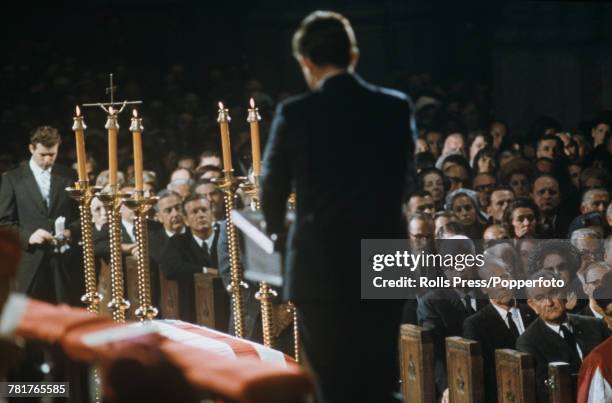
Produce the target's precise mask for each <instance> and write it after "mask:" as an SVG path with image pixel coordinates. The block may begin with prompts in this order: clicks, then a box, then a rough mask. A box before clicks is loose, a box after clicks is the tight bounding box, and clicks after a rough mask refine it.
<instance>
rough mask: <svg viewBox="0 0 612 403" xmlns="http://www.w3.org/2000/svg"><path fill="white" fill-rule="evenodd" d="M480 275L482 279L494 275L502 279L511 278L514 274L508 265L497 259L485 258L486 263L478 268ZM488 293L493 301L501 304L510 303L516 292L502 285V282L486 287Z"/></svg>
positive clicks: (487, 278)
mask: <svg viewBox="0 0 612 403" xmlns="http://www.w3.org/2000/svg"><path fill="white" fill-rule="evenodd" d="M478 275H479V276H480V278H481V279H482V280H487V281H488V280H489V279H490V278H492V277H499V278H500V279H502V280H511V279H512V275H511V274H510V273H509V271H508V270H507V268H506V267H504V266H503V264H502V263H501V262H499V261H496V260H495V259H490V258H489V259H485V264H484V266H483V267H481V268H480V269H479V270H478ZM485 292H486V294H487V295H488V296H489V298H491V299H492V300H493V302H495V303H497V304H501V305H508V304H509V303H511V302H512V300H513V299H514V293H513V291H512V290H511V289H510V288H507V287H502V285H501V284H499V285H497V286H496V287H490V288H487V289H486V291H485Z"/></svg>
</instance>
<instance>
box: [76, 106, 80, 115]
mask: <svg viewBox="0 0 612 403" xmlns="http://www.w3.org/2000/svg"><path fill="white" fill-rule="evenodd" d="M76 115H77V116H81V108H79V106H78V105H77V106H76Z"/></svg>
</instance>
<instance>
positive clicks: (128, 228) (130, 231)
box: [121, 219, 136, 241]
mask: <svg viewBox="0 0 612 403" xmlns="http://www.w3.org/2000/svg"><path fill="white" fill-rule="evenodd" d="M121 224H123V226H124V227H125V230H126V231H127V233H128V235H129V236H130V239H131V240H132V241H136V240H135V239H134V236H135V235H134V223H131V222H127V221H125V220H123V219H122V220H121Z"/></svg>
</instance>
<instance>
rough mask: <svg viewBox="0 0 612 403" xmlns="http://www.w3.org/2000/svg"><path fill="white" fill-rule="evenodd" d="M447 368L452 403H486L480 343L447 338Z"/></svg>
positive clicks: (458, 338)
mask: <svg viewBox="0 0 612 403" xmlns="http://www.w3.org/2000/svg"><path fill="white" fill-rule="evenodd" d="M446 368H447V373H448V392H449V401H450V402H451V403H484V377H483V373H482V371H483V368H482V355H481V350H480V344H478V342H475V341H473V340H468V339H464V338H462V337H447V338H446Z"/></svg>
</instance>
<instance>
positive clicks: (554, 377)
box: [546, 362, 576, 403]
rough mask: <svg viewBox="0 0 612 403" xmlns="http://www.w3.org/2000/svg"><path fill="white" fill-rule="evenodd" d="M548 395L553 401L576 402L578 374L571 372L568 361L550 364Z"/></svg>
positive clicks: (552, 402)
mask: <svg viewBox="0 0 612 403" xmlns="http://www.w3.org/2000/svg"><path fill="white" fill-rule="evenodd" d="M546 385H547V386H548V397H549V399H550V402H551V403H574V402H575V401H576V375H575V374H574V375H573V374H571V373H570V365H569V364H568V363H567V362H551V363H550V364H548V379H547V380H546Z"/></svg>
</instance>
